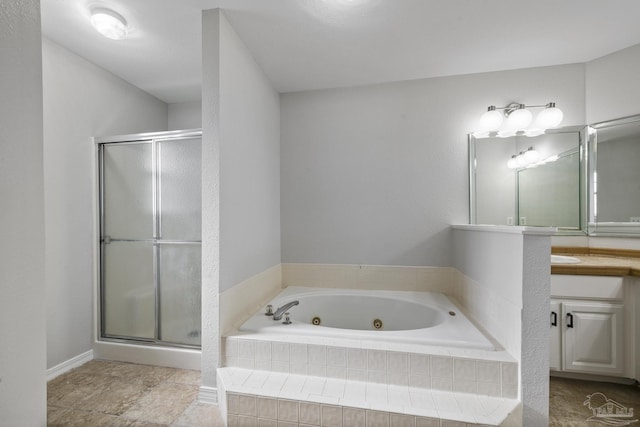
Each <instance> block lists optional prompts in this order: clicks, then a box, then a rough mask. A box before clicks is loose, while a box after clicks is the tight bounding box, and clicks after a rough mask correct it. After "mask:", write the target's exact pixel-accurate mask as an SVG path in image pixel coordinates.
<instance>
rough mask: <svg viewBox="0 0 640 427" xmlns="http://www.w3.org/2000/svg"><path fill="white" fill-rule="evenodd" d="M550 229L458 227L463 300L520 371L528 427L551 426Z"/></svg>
mask: <svg viewBox="0 0 640 427" xmlns="http://www.w3.org/2000/svg"><path fill="white" fill-rule="evenodd" d="M550 234H551V229H545V228H540V229H539V230H535V229H531V228H528V229H527V228H525V229H523V228H522V227H493V226H484V227H483V226H456V229H454V232H453V245H454V256H453V263H454V266H455V267H456V268H457V269H458V270H459V271H460V272H461V273H462V275H463V277H462V283H460V288H461V290H460V299H461V302H462V304H463V305H464V306H465V308H466V309H467V310H468V312H469V314H470V315H471V316H472V317H473V318H474V319H475V320H476V321H478V322H479V323H480V324H481V325H482V326H483V327H484V328H485V329H486V330H487V331H488V332H489V333H490V334H491V335H492V336H493V337H495V338H496V339H497V340H498V342H500V343H501V344H502V345H503V346H504V347H505V349H506V350H507V351H509V352H510V353H511V355H512V356H514V358H515V359H516V360H517V361H518V363H519V365H520V393H519V396H520V398H521V400H522V405H523V423H522V425H525V426H543V425H548V417H549V376H548V372H549V358H548V354H549V348H548V346H549V323H548V321H549V317H548V313H549V302H550V271H549V255H548V254H549V252H550V250H551V239H550Z"/></svg>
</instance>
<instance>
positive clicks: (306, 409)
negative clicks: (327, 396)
mask: <svg viewBox="0 0 640 427" xmlns="http://www.w3.org/2000/svg"><path fill="white" fill-rule="evenodd" d="M300 423H301V424H307V425H314V426H319V425H320V405H319V404H317V403H307V402H300Z"/></svg>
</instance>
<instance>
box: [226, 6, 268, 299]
mask: <svg viewBox="0 0 640 427" xmlns="http://www.w3.org/2000/svg"><path fill="white" fill-rule="evenodd" d="M220 58H221V60H220V118H219V125H220V227H221V228H220V292H222V291H224V290H226V289H229V288H231V287H233V286H235V285H236V284H238V283H240V282H242V281H244V280H246V279H248V278H250V277H251V276H254V275H255V274H258V273H260V272H263V271H265V270H267V269H268V268H271V267H273V266H274V265H277V264H280V98H279V95H278V93H277V92H276V91H275V90H274V89H273V87H272V86H271V83H270V82H269V80H268V79H267V77H266V76H265V74H264V73H263V72H262V70H261V69H260V68H259V66H258V65H257V64H256V63H255V61H254V59H253V57H252V56H251V53H250V52H249V50H248V49H247V48H246V47H245V45H244V44H243V42H242V41H241V40H240V38H239V37H238V35H237V34H236V33H235V31H234V30H233V28H232V27H231V25H230V24H229V23H228V21H227V20H226V19H225V18H224V15H222V19H221V20H220Z"/></svg>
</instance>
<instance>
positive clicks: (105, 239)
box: [94, 129, 202, 349]
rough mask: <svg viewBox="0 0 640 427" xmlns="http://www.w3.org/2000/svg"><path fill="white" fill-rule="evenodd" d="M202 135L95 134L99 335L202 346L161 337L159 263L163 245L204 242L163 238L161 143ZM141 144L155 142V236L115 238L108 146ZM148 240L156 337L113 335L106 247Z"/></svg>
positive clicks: (114, 339)
mask: <svg viewBox="0 0 640 427" xmlns="http://www.w3.org/2000/svg"><path fill="white" fill-rule="evenodd" d="M196 138H200V139H201V138H202V130H200V129H194V130H183V131H168V132H150V133H141V134H130V135H119V136H111V137H100V138H94V143H95V144H96V149H97V154H98V197H97V200H98V216H99V218H98V220H99V224H98V232H99V236H98V250H99V254H98V262H99V263H100V265H99V266H98V290H99V292H98V295H99V301H98V306H97V308H98V311H99V313H98V316H97V320H98V325H97V326H98V339H99V340H101V341H109V342H120V343H129V344H131V343H136V344H143V345H162V346H171V347H182V348H191V349H194V348H195V349H199V348H200V346H199V345H191V344H183V343H174V342H168V341H163V340H161V339H160V337H161V335H162V327H161V318H162V317H161V314H162V309H161V295H160V263H159V258H160V255H159V252H160V251H159V247H160V246H161V245H165V244H172V245H201V244H202V240H175V239H168V240H166V239H162V236H161V224H162V218H161V216H162V215H161V211H160V206H161V193H160V191H161V188H162V182H161V181H162V180H161V175H160V172H161V165H160V143H162V142H167V141H179V140H189V139H196ZM139 144H151V157H152V162H151V165H152V169H151V175H152V189H151V191H152V205H153V206H152V216H153V218H152V220H153V225H152V227H153V233H152V238H151V239H126V238H115V239H112V238H111V237H110V236H107V235H105V203H104V178H105V177H104V147H105V146H108V145H120V146H121V145H139ZM118 241H119V242H148V243H152V244H153V251H152V254H153V265H152V269H153V285H154V291H155V295H154V298H155V313H154V338H153V339H150V338H142V337H132V336H125V335H113V336H109V335H107V334H106V332H105V326H106V325H105V309H104V304H105V272H104V264H105V252H106V251H105V248H104V246H105V245H106V244H109V243H111V242H118Z"/></svg>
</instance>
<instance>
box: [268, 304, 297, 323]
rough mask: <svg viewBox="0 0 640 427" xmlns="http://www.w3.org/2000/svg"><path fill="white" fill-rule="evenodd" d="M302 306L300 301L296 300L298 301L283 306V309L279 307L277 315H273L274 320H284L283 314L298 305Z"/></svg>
mask: <svg viewBox="0 0 640 427" xmlns="http://www.w3.org/2000/svg"><path fill="white" fill-rule="evenodd" d="M298 304H300V301H298V300H296V301H291V302H288V303H286V304H285V305H283V306H282V307H278V309H277V310H276V312H275V313H273V320H280V319H282V314H283V313H284V312H285V311H287V310H289V309H290V308H291V307H293V306H294V305H298Z"/></svg>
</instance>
